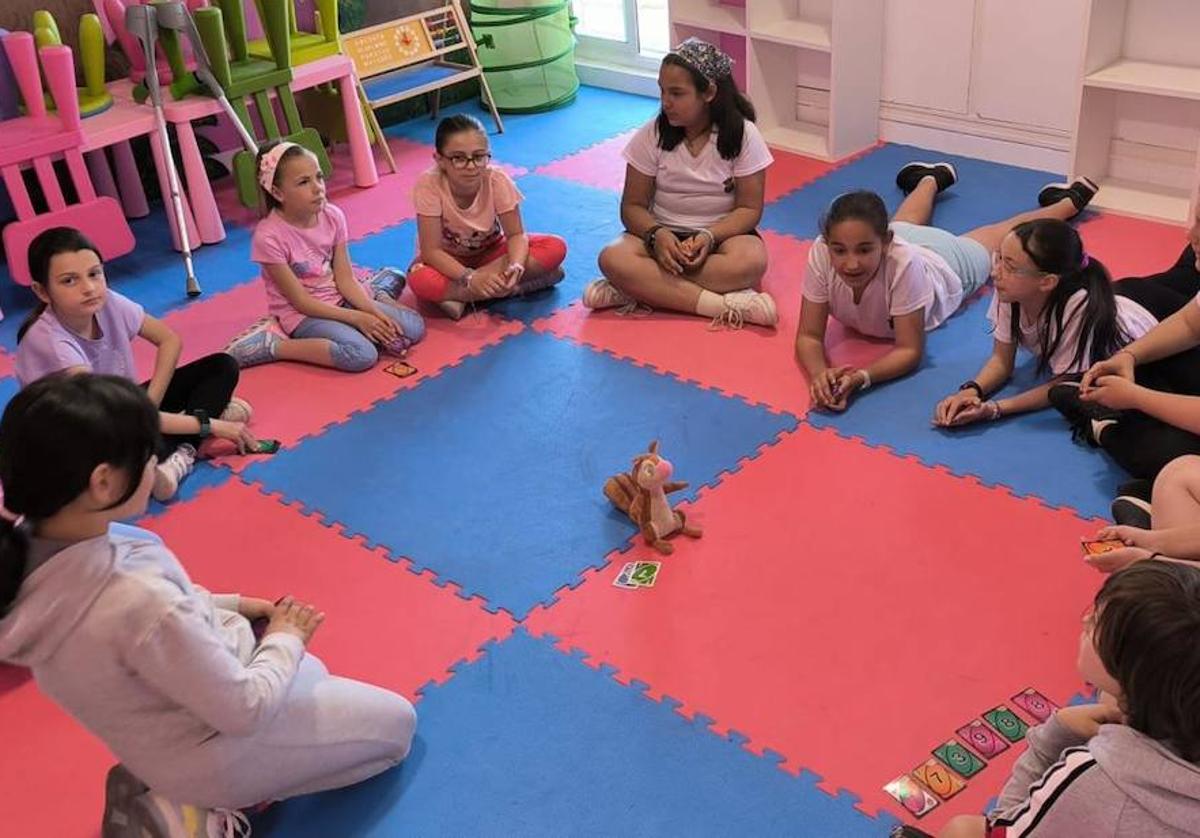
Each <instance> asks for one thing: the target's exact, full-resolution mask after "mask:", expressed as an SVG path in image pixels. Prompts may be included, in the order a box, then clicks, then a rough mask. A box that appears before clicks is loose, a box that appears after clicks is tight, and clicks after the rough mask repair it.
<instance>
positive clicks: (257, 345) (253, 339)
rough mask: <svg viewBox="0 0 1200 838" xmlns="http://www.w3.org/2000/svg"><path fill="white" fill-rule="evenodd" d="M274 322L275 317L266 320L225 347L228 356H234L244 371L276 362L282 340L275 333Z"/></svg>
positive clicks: (259, 322)
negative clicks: (276, 351)
mask: <svg viewBox="0 0 1200 838" xmlns="http://www.w3.org/2000/svg"><path fill="white" fill-rule="evenodd" d="M274 321H275V318H274V317H268V318H265V319H263V320H260V321H258V323H256V324H254V326H252V327H250V328H249V329H248V330H246V331H245V332H242V333H241V334H240V335H238V336H237V337H235V338H234V339H233V340H232V341H230V342H229V345H228V346H226V347H225V352H226V354H229V355H232V356H233V358H234V360H236V361H237V363H238V366H239V367H241V368H242V369H245V368H246V367H253V366H257V365H258V364H266V363H269V362H271V361H274V360H275V350H276V349H277V348H278V347H279V341H280V340H281V339H282V338H280V336H279V334H278V333H277V332H276V331H275V325H274Z"/></svg>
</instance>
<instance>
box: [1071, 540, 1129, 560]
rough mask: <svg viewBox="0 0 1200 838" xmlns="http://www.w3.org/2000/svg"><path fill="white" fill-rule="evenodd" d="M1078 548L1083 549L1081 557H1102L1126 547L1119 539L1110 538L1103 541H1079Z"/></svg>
mask: <svg viewBox="0 0 1200 838" xmlns="http://www.w3.org/2000/svg"><path fill="white" fill-rule="evenodd" d="M1079 546H1080V547H1082V548H1083V555H1084V556H1085V557H1086V556H1103V555H1104V554H1105V553H1111V552H1112V551H1113V550H1122V549H1124V548H1125V547H1127V546H1128V545H1126V544H1125V542H1124V541H1121V540H1120V539H1119V538H1110V539H1107V540H1105V541H1087V540H1081V541H1080V542H1079Z"/></svg>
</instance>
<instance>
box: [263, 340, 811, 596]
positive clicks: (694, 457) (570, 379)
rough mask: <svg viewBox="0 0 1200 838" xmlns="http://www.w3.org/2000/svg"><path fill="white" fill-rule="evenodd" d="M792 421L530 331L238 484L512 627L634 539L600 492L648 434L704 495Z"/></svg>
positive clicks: (643, 444)
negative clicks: (458, 593) (258, 486)
mask: <svg viewBox="0 0 1200 838" xmlns="http://www.w3.org/2000/svg"><path fill="white" fill-rule="evenodd" d="M795 426H796V419H795V417H793V416H791V415H787V414H776V413H772V412H771V411H769V410H767V409H765V408H762V407H757V406H753V405H749V404H747V403H745V402H743V401H741V400H738V399H734V398H730V397H727V396H724V395H722V394H720V393H716V392H714V391H709V390H703V389H700V388H696V387H692V386H689V385H686V384H683V383H681V382H679V381H678V380H677V379H674V378H672V377H670V376H667V375H664V374H661V373H657V372H654V371H651V370H646V369H643V368H640V367H636V366H634V365H632V364H627V363H624V362H621V361H618V360H616V359H614V358H612V357H610V356H609V355H606V354H604V353H600V352H595V351H593V350H591V349H588V348H586V347H582V346H579V345H577V344H574V343H571V342H569V341H563V340H559V339H557V338H554V337H551V336H549V335H543V334H540V333H537V332H532V331H527V332H524V333H522V334H519V335H516V336H514V337H511V338H509V339H507V340H505V341H504V342H502V343H501V344H499V345H497V346H494V347H491V348H490V349H488V350H486V351H484V352H482V353H480V354H479V355H476V356H472V357H469V358H467V359H465V360H464V361H463V362H462V363H461V364H459V365H457V366H455V367H452V368H450V369H447V370H446V371H445V372H444V373H443V374H442V375H439V376H437V377H434V378H431V379H428V380H426V381H424V382H423V383H422V385H421V386H420V387H418V388H416V389H413V390H409V391H402V392H401V393H400V394H399V395H398V396H397V397H394V398H392V399H389V400H384V401H382V402H380V403H378V404H376V405H375V406H374V407H373V408H371V409H370V410H367V411H364V412H362V413H359V414H357V415H355V416H354V417H352V418H351V419H350V420H349V421H347V422H346V423H344V424H339V425H333V426H331V427H330V428H328V429H327V430H326V431H325V432H324V433H322V434H320V435H318V436H314V437H311V438H309V439H307V440H304V441H303V442H301V443H300V444H299V445H297V446H296V447H295V448H294V449H292V450H291V451H289V452H288V456H286V457H277V458H273V459H271V460H269V461H263V462H258V463H255V464H253V465H251V466H250V467H249V468H248V469H247V470H246V472H245V477H246V479H247V480H256V481H260V482H261V483H263V484H264V486H265V487H266V488H267V489H268V490H269V491H276V492H280V493H282V494H283V495H285V496H287V497H288V499H289V500H292V501H299V502H301V503H304V504H306V505H308V506H312V507H315V508H317V509H318V510H320V512H321V514H322V516H323V517H325V518H326V519H327V520H330V521H336V522H338V523H339V524H341V525H342V526H344V527H345V528H346V529H347V530H348V531H352V532H361V533H364V534H366V536H367V537H368V538H369V539H370V540H371V541H373V542H377V543H380V544H383V545H386V547H387V548H388V549H389V550H390V551H391V552H392V553H393V554H397V555H402V556H405V557H408V558H410V559H411V560H412V561H413V563H414V564H415V565H417V566H421V567H425V568H428V569H430V570H432V571H433V572H434V573H435V574H437V575H438V576H441V577H444V578H447V579H449V580H451V581H453V582H456V583H458V584H459V585H460V586H461V587H462V589H463V591H464V593H467V594H472V593H475V594H481V595H482V596H483V597H484V598H485V599H487V600H488V601H489V603H490V604H491V605H493V606H499V607H502V608H504V609H506V610H508V611H510V612H511V613H513V614H514V615H516V616H517V617H518V618H519V617H522V616H523V615H524V614H525V613H526V612H527V611H528V610H529V609H530V608H531V607H533V606H534V605H535V604H537V603H538V602H544V601H546V600H547V599H548V598H550V597H551V596H552V595H553V594H554V592H555V591H558V590H559V589H560V588H562V587H563V586H564V585H566V584H568V583H569V582H571V581H573V580H575V579H576V578H577V577H578V575H579V574H580V573H581V572H582V571H583V570H584V569H586V568H588V567H592V566H599V565H601V564H603V563H604V561H605V559H606V557H607V556H608V554H609V553H610V552H612V550H614V549H616V548H617V547H618V546H620V545H622V544H624V543H626V542H627V541H628V540H629V538H630V537H631V536H632V535H633V534H634V527H633V525H632V524H631V523H629V521H628V520H627V519H625V518H623V517H620V516H613V515H610V514H609V503H608V501H607V500H606V499H605V497H604V495H603V493H602V491H601V488H602V486H603V483H604V481H605V480H606V479H607V478H608V477H610V476H611V475H613V474H615V473H617V472H620V471H623V470H627V469H628V468H629V465H630V462H631V460H632V458H633V457H634V456H635V455H636V454H638V453H639V452H642V451H644V450H645V449H646V446H647V444H648V443H649V442H650V441H651V440H654V439H659V440H661V441H662V444H663V451H664V454H665V455H666V456H667V457H668V458H669V459H670V460H671V461H672V462H673V463H674V464H675V469H676V474H678V475H679V477H680V479H686V480H690V481H692V484H693V487H696V486H698V485H700V484H701V483H703V482H705V481H707V480H711V479H713V478H714V477H715V476H716V475H719V474H720V473H722V472H724V471H726V470H728V469H729V468H731V467H733V466H735V465H736V464H737V462H738V461H739V460H740V459H741V458H742V457H744V456H746V455H748V454H753V453H755V452H757V451H758V449H759V447H760V446H762V445H765V444H767V443H769V442H772V441H773V440H774V439H776V438H777V437H778V436H779V435H780V434H781V433H783V432H785V431H788V430H791V429H793V428H794V427H795ZM364 445H365V446H366V449H364ZM364 450H369V451H370V455H369V456H363V454H362V452H363V451H364ZM351 486H352V487H355V491H353V492H348V491H346V488H347V487H351ZM695 492H696V489H695V488H692V489H690V490H686V491H685V492H681V493H680V495H681V496H682V497H681V498H680V499H681V500H682V499H691V498H693V497H694V496H695Z"/></svg>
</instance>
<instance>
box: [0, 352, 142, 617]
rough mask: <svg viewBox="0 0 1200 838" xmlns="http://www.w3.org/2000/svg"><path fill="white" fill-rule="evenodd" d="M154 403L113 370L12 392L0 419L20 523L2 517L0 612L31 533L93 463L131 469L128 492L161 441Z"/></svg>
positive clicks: (10, 596)
mask: <svg viewBox="0 0 1200 838" xmlns="http://www.w3.org/2000/svg"><path fill="white" fill-rule="evenodd" d="M158 434H159V431H158V411H157V410H155V408H154V405H153V403H152V402H151V401H150V399H149V397H147V395H146V393H145V391H144V390H142V388H141V387H138V386H137V385H136V384H134V383H133V382H132V381H129V380H127V379H125V378H121V377H119V376H113V375H91V374H89V373H83V374H77V375H72V374H70V373H67V372H59V373H54V374H52V375H48V376H46V377H45V378H41V379H38V380H37V381H35V382H34V383H32V384H30V385H29V386H28V387H26V388H25V389H24V390H22V391H21V392H19V393H17V395H16V396H14V397H13V400H12V401H10V402H9V403H8V407H7V408H5V410H4V417H3V418H2V419H0V484H3V486H4V506H5V508H6V509H7V510H8V511H9V512H10V513H11V514H13V515H16V516H23V518H24V521H23V522H22V524H21V525H20V526H18V525H17V524H16V522H15V521H11V520H9V519H8V518H6V517H4V518H0V614H3V613H4V612H5V611H7V610H8V607H9V606H10V605H11V604H12V602H13V600H14V599H16V597H17V592H18V591H19V590H20V588H21V582H22V581H23V580H24V578H25V564H26V562H27V560H28V557H29V535H30V532H31V530H32V526H33V525H34V524H36V522H38V521H40V520H43V519H45V518H49V517H50V516H52V515H54V514H55V513H57V512H58V511H59V510H61V509H62V508H63V507H64V506H66V505H67V504H69V503H70V502H71V501H73V500H75V498H77V497H79V496H80V495H81V494H83V492H84V491H85V490H86V489H87V487H88V484H89V483H90V481H91V478H92V472H93V471H94V470H95V468H96V466H98V465H101V464H102V463H108V464H110V465H112V466H113V467H114V468H117V469H120V470H121V471H123V472H124V473H126V474H127V475H129V485H128V486H127V487H126V488H125V494H124V495H123V496H122V497H121V498H120V499H119V500H118V501H117V502H116V503H114V504H113V505H112V506H110V507H109V509H115V508H116V507H118V506H120V505H121V504H123V503H125V502H126V501H128V500H129V499H130V498H131V497H133V494H134V492H136V491H137V489H138V484H139V483H140V482H141V475H142V469H144V468H145V467H146V463H147V462H148V461H149V459H150V457H151V456H153V454H154V452H155V450H156V448H157V446H158V438H159V437H158Z"/></svg>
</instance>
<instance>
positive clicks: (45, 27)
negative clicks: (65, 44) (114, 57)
mask: <svg viewBox="0 0 1200 838" xmlns="http://www.w3.org/2000/svg"><path fill="white" fill-rule="evenodd" d="M33 39H34V41H36V42H37V46H38V49H41V48H42V47H49V46H60V45H61V44H62V34H61V33H60V32H59V31H58V23H57V22H56V21H55V20H54V15H52V14H50V12H48V11H46V10H45V9H41V10H39V11H36V12H34V13H33ZM79 63H80V64H82V65H83V81H84V86H83V87H80V88H77V90H78V92H79V115H80V116H81V117H83V118H84V119H86V118H87V117H89V116H95V115H96V114H99V113H104V112H105V111H106V110H108V109H109V108H110V107H112V103H113V97H112V94H111V93H109V92H108V88H106V87H105V86H104V30H103V28H101V26H100V18H99V17H97V16H96V15H93V14H87V15H83V16H82V17H80V18H79ZM47 106H48V107H51V108H52V107H53V102H52V101H51V100H50V99H49V97H47Z"/></svg>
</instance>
